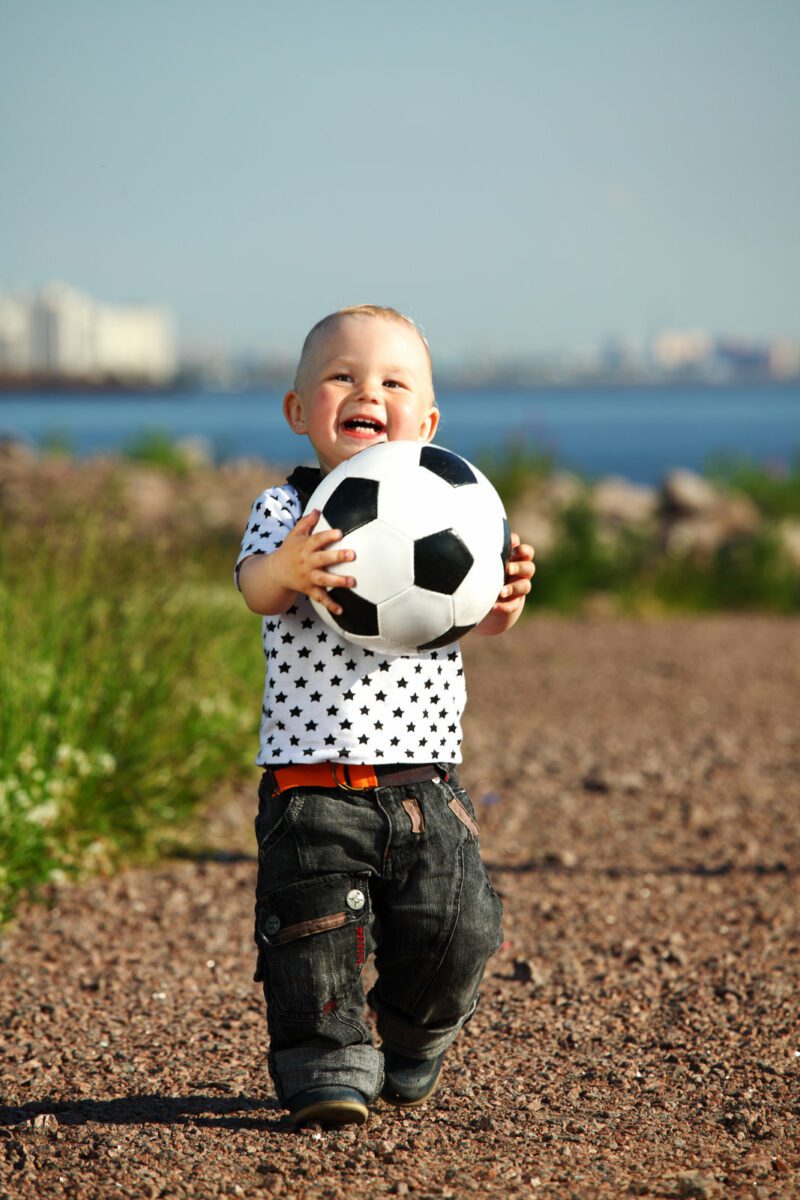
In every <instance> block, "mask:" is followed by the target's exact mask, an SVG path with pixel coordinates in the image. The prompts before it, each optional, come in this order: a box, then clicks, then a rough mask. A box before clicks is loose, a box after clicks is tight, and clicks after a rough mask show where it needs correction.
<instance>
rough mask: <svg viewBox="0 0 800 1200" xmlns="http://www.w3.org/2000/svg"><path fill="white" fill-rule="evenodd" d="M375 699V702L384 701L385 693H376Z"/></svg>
mask: <svg viewBox="0 0 800 1200" xmlns="http://www.w3.org/2000/svg"><path fill="white" fill-rule="evenodd" d="M375 699H376V700H385V699H386V692H376V693H375Z"/></svg>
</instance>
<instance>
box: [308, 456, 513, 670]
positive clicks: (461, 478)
mask: <svg viewBox="0 0 800 1200" xmlns="http://www.w3.org/2000/svg"><path fill="white" fill-rule="evenodd" d="M312 509H319V510H320V517H319V520H318V522H317V524H316V526H315V529H314V531H315V532H321V531H322V530H325V529H341V531H342V534H343V535H344V536H343V537H342V540H341V541H340V542H338V543H336V545H337V547H341V548H343V549H352V550H354V551H355V553H356V559H355V562H350V563H340V564H336V565H335V566H333V567H331V568H330V570H331V572H332V573H333V574H335V575H350V574H352V575H353V576H354V577H355V579H356V586H355V587H354V588H331V589H330V594H331V596H332V597H333V598H334V599H335V600H336V602H337V603H338V604H340V605H341V607H342V612H341V613H340V614H339V615H338V616H337V615H335V614H333V613H331V612H329V611H328V609H327V608H325V607H324V606H323V605H321V604H319V603H318V602H316V601H314V600H312V601H311V603H312V604H313V605H314V608H315V609H316V611H317V612H318V613H319V615H320V617H322V619H323V621H325V622H326V623H327V624H328V625H330V626H331V628H333V629H335V630H336V631H337V633H340V634H342V635H343V636H344V637H346V638H348V639H349V640H350V641H352V642H355V643H356V644H357V645H359V646H364V647H367V648H368V649H371V650H377V651H379V652H382V653H387V654H419V653H424V652H426V651H428V650H435V649H438V648H439V647H440V646H448V645H450V643H451V642H455V641H456V640H457V639H458V638H459V637H462V636H463V635H464V634H465V633H468V632H469V630H470V629H472V628H473V627H474V626H475V625H477V624H478V622H479V621H481V620H482V619H483V617H485V616H486V614H487V613H488V612H489V609H490V608H491V607H492V605H493V604H494V603H495V601H496V599H497V596H498V593H499V591H500V588H501V587H502V586H503V580H504V577H505V566H506V562H507V561H508V557H509V555H510V553H511V538H510V534H509V529H508V522H507V521H506V517H505V512H504V511H503V505H502V502H501V500H500V497H499V496H498V494H497V492H496V491H495V490H494V488H493V487H492V485H491V483H490V482H489V480H488V479H487V478H486V476H485V475H482V474H481V472H480V471H479V470H478V469H477V468H476V467H473V466H472V464H471V463H468V462H467V461H466V459H464V458H460V457H459V456H458V455H457V454H453V453H452V452H451V451H450V450H444V449H442V447H441V446H431V445H426V444H423V443H420V442H381V443H380V445H377V446H370V447H369V449H367V450H362V451H360V453H358V454H356V455H354V456H353V458H350V459H348V460H347V461H346V462H343V463H340V464H339V466H338V467H336V468H335V470H333V471H331V473H330V474H329V475H326V476H325V478H324V479H323V480H322V482H321V483H320V485H319V487H318V488H317V489H316V491H315V492H314V494H313V495H312V496H311V499H310V500H309V502H308V505H307V507H306V512H310V511H311V510H312Z"/></svg>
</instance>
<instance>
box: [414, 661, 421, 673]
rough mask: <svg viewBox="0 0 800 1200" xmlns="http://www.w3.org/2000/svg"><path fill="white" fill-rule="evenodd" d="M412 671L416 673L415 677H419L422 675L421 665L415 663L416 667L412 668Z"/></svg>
mask: <svg viewBox="0 0 800 1200" xmlns="http://www.w3.org/2000/svg"><path fill="white" fill-rule="evenodd" d="M414 670H415V672H416V673H417V675H421V674H422V663H417V665H416V666H415V667H414Z"/></svg>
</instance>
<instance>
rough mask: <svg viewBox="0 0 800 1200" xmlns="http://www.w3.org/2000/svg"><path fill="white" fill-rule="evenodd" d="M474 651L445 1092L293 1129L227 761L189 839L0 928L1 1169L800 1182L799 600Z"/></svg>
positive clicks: (224, 1189) (536, 626)
mask: <svg viewBox="0 0 800 1200" xmlns="http://www.w3.org/2000/svg"><path fill="white" fill-rule="evenodd" d="M465 651H466V657H467V660H468V661H467V667H468V680H469V682H470V704H469V707H468V720H467V743H466V744H467V749H468V755H467V758H466V761H465V766H464V769H463V772H462V775H463V777H464V779H465V781H466V782H467V784H468V786H469V787H470V790H471V792H472V794H473V797H474V799H475V802H476V807H477V809H478V812H479V815H480V816H481V818H482V844H483V850H484V856H485V858H486V860H487V863H488V864H489V866H490V871H491V874H492V877H493V880H494V882H495V885H496V887H497V889H498V891H499V892H500V893H501V895H502V897H503V900H504V902H505V905H506V913H507V919H506V937H507V942H506V944H505V945H504V947H503V949H502V950H501V951H500V952H499V953H498V955H497V956H496V957H495V958H494V959H493V960H492V961H491V963H490V964H489V969H488V972H487V976H486V979H485V984H484V989H483V1001H482V1004H481V1007H480V1009H479V1011H478V1014H477V1015H476V1017H475V1019H474V1020H473V1022H472V1023H471V1025H470V1026H468V1028H467V1029H466V1030H465V1031H464V1034H463V1035H462V1037H461V1039H460V1041H459V1042H458V1043H457V1044H456V1046H455V1047H454V1048H453V1050H452V1051H451V1053H450V1054H449V1056H448V1060H447V1066H446V1076H445V1082H444V1085H443V1086H442V1089H441V1091H440V1092H439V1093H438V1095H437V1096H436V1097H435V1098H434V1099H433V1100H432V1101H431V1102H430V1103H429V1104H428V1105H427V1106H426V1107H425V1108H423V1109H420V1110H417V1111H415V1112H411V1113H405V1114H404V1113H398V1112H396V1111H395V1110H392V1109H388V1108H386V1107H384V1106H380V1105H379V1106H378V1107H376V1109H375V1110H374V1112H373V1114H372V1116H371V1119H370V1121H369V1123H368V1124H367V1125H366V1126H364V1127H362V1128H361V1129H359V1130H348V1131H344V1132H331V1133H325V1132H320V1131H319V1130H318V1129H311V1130H306V1131H304V1132H303V1133H300V1134H292V1133H289V1132H287V1131H286V1129H285V1127H284V1123H283V1115H282V1113H281V1112H280V1110H278V1109H277V1108H276V1106H275V1103H274V1101H273V1099H272V1097H271V1093H270V1084H269V1079H268V1076H267V1072H266V1067H265V1048H264V1033H263V1030H264V1022H263V1015H262V1000H261V996H260V992H259V989H258V987H257V985H255V984H253V983H251V982H250V976H251V973H252V966H253V954H252V949H251V911H252V889H253V882H254V875H255V862H254V860H253V858H252V856H251V850H252V847H251V845H250V827H251V823H252V813H253V793H254V788H253V789H252V791H250V790H249V789H248V793H247V794H245V793H244V792H242V793H241V794H237V793H234V794H228V795H225V796H220V797H216V798H215V799H214V801H213V802H212V805H211V806H210V810H209V813H208V817H207V821H206V824H205V827H204V837H205V841H206V844H207V845H208V846H209V847H210V852H209V853H208V854H207V855H197V856H195V857H193V858H192V859H189V860H183V861H178V862H175V863H168V864H165V865H164V866H162V867H161V868H159V869H157V870H152V871H130V872H127V873H125V874H124V875H121V876H120V877H119V878H116V879H113V880H99V881H95V882H92V883H90V884H88V885H85V886H81V887H73V888H64V889H62V890H60V891H58V892H57V893H56V894H55V895H54V896H53V907H51V908H50V909H49V910H48V909H46V908H43V907H39V908H30V909H27V910H24V911H23V912H22V913H21V914H20V916H19V919H18V920H17V921H16V922H15V924H14V925H13V926H12V927H11V928H10V929H9V930H8V931H7V932H6V935H5V937H4V939H3V942H2V945H1V946H0V960H1V961H2V966H3V970H2V976H1V977H0V978H1V979H2V982H1V983H0V1014H1V1015H0V1021H2V1028H3V1031H4V1051H3V1062H2V1068H1V1074H0V1079H1V1080H2V1084H1V1086H2V1099H3V1105H4V1107H3V1108H2V1118H1V1119H0V1197H14V1198H17V1197H25V1198H26V1200H29V1198H32V1197H36V1198H41V1200H45V1198H49V1197H62V1196H63V1197H98V1198H99V1197H102V1198H103V1200H112V1198H116V1197H120V1198H122V1197H140V1196H141V1197H170V1198H172V1197H176V1198H178V1197H187V1198H192V1200H195V1198H203V1197H214V1196H242V1195H247V1196H265V1197H266V1196H278V1195H285V1194H288V1195H291V1196H293V1197H298V1198H301V1197H305V1198H306V1200H328V1198H330V1200H339V1198H341V1200H345V1198H346V1200H359V1198H361V1197H374V1196H381V1195H392V1196H409V1197H413V1200H421V1198H422V1197H460V1196H470V1195H475V1196H491V1197H494V1196H497V1197H506V1196H525V1197H527V1196H542V1197H544V1196H548V1197H550V1196H551V1197H595V1196H603V1197H604V1196H609V1197H611V1196H625V1195H640V1196H664V1197H698V1198H701V1200H702V1198H703V1197H715V1196H718V1197H739V1196H747V1197H750V1196H755V1197H762V1196H763V1197H770V1196H798V1195H800V1153H798V1138H797V1134H798V1125H799V1123H798V1116H800V1094H799V1093H800V1089H799V1088H798V1068H799V1067H800V1022H798V992H799V989H798V975H799V974H800V937H799V936H798V915H799V914H800V902H799V900H800V898H799V897H798V861H799V860H800V853H799V852H800V819H799V818H800V725H799V724H798V719H797V718H798V699H799V698H800V622H792V621H790V620H780V619H772V618H760V617H759V618H713V619H704V620H694V619H693V620H682V621H669V622H654V623H647V622H633V621H630V622H626V621H612V620H600V619H597V620H591V619H587V620H585V621H566V620H558V619H553V618H538V617H537V618H536V619H535V620H531V621H530V622H528V623H527V624H525V625H524V626H523V627H522V628H518V629H516V630H515V631H514V633H513V634H511V635H509V636H508V637H506V638H502V639H487V640H484V641H482V640H481V639H473V641H471V642H470V641H469V640H468V641H467V643H466V645H465ZM254 783H255V780H254Z"/></svg>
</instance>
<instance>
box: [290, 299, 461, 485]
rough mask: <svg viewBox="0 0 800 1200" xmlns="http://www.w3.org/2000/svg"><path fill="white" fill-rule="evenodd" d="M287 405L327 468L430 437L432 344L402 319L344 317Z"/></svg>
mask: <svg viewBox="0 0 800 1200" xmlns="http://www.w3.org/2000/svg"><path fill="white" fill-rule="evenodd" d="M283 411H284V414H285V416H286V420H287V421H288V422H289V425H290V426H291V428H292V429H293V430H294V432H295V433H304V434H307V435H308V437H309V439H310V441H311V444H312V446H313V447H314V449H315V451H316V453H317V458H318V459H319V464H320V466H321V467H322V472H323V474H327V472H328V471H332V470H333V468H334V467H336V466H338V464H339V463H341V462H345V461H346V460H347V459H348V458H352V457H353V455H354V454H358V452H359V450H364V449H366V447H367V446H374V445H376V444H377V443H378V442H393V441H401V440H405V441H414V442H429V441H430V440H431V438H432V437H433V435H434V433H435V432H436V426H437V425H438V423H439V413H438V410H437V409H436V408H434V401H433V381H432V379H431V369H430V362H429V360H428V355H427V353H426V351H425V346H424V345H423V343H422V340H421V338H420V336H419V334H418V333H416V331H415V330H414V329H412V328H411V327H410V326H409V325H406V324H405V323H404V322H402V321H393V320H391V319H386V318H383V317H372V316H367V315H364V316H360V315H351V316H343V317H340V318H339V319H338V320H337V321H335V322H334V324H333V325H332V326H331V328H330V329H329V330H327V331H326V332H325V333H324V334H323V335H322V336H321V337H320V340H319V342H318V343H317V344H316V345H315V346H314V347H313V349H312V351H311V354H310V357H309V359H308V361H307V362H306V363H305V364H304V366H303V369H302V373H301V376H300V378H299V379H298V382H297V390H296V391H291V392H288V393H287V395H286V397H285V399H284V402H283Z"/></svg>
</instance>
